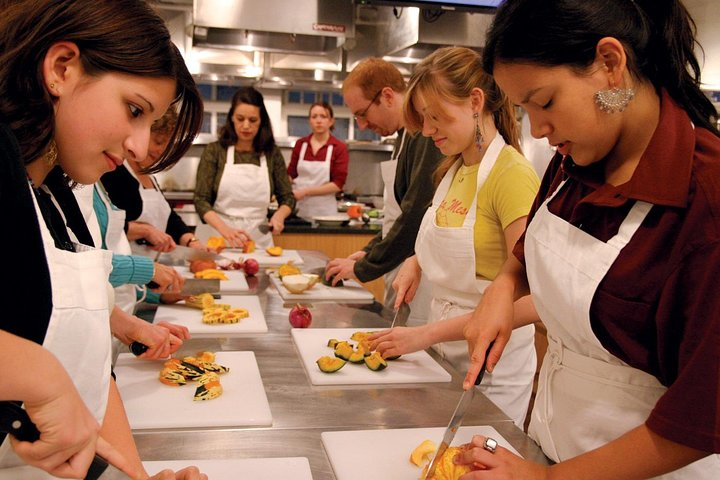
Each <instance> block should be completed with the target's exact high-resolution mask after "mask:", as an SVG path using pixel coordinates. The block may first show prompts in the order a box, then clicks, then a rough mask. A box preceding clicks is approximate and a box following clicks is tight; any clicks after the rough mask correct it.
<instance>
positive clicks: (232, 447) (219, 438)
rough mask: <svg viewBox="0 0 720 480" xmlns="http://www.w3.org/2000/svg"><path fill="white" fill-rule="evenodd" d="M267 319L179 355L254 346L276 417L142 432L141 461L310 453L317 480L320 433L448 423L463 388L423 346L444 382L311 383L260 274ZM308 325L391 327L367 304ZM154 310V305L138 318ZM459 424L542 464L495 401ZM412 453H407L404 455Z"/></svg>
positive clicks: (478, 398)
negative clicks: (263, 329)
mask: <svg viewBox="0 0 720 480" xmlns="http://www.w3.org/2000/svg"><path fill="white" fill-rule="evenodd" d="M300 253H301V255H302V257H303V259H304V260H305V265H303V268H304V269H311V268H315V267H320V266H323V265H324V264H325V261H326V257H325V255H324V254H322V253H320V252H311V251H301V252H300ZM251 283H252V284H253V285H252V286H253V289H252V290H251V293H252V294H257V295H258V297H259V298H260V303H261V305H262V307H263V311H264V314H265V318H266V321H267V324H268V333H265V334H257V335H252V336H248V337H240V338H232V339H197V340H192V339H191V340H189V341H187V342H185V344H184V345H183V347H182V349H181V351H180V352H181V354H183V353H187V354H192V353H195V352H197V351H198V350H213V351H220V350H252V351H253V352H255V357H256V359H257V362H258V367H259V370H260V375H261V377H262V381H263V384H264V385H265V392H266V394H267V398H268V402H269V404H270V410H271V412H272V417H273V426H272V427H264V428H237V429H235V428H233V429H211V428H208V429H201V430H193V429H163V430H153V431H150V430H143V431H138V432H135V434H134V436H135V439H136V442H137V445H138V449H139V451H140V455H141V458H142V459H143V460H181V459H191V458H193V459H222V458H252V457H295V456H297V457H307V458H308V459H309V461H310V467H311V470H312V474H313V478H314V479H315V480H331V479H335V476H334V474H333V471H332V468H331V467H330V463H329V461H328V458H327V455H326V454H325V451H324V449H323V446H322V442H321V437H320V435H321V433H322V432H324V431H332V430H366V429H372V428H378V429H383V428H413V427H445V426H447V423H448V422H449V420H450V416H451V415H452V413H453V410H454V408H455V405H456V403H457V401H458V399H459V398H460V394H461V392H462V387H461V385H462V378H463V374H464V372H462V373H461V372H458V371H456V370H454V369H453V368H452V367H450V366H449V365H448V364H447V363H446V362H444V361H442V360H441V359H439V358H438V356H437V355H436V354H435V352H434V351H433V350H428V352H429V353H430V355H432V356H433V358H435V359H436V360H438V362H439V363H440V364H441V365H442V366H443V367H444V368H445V369H446V370H447V371H448V372H449V373H450V374H451V376H452V381H451V382H449V383H433V384H410V385H391V386H357V387H353V386H338V387H335V386H323V387H317V386H313V385H312V384H311V383H310V381H309V379H308V376H307V374H306V372H305V370H304V367H303V366H302V364H301V362H300V358H299V357H298V354H297V351H296V349H295V346H294V344H293V341H292V338H291V336H290V329H291V326H290V324H289V322H288V312H289V308H290V307H291V305H283V301H282V299H281V297H280V295H279V294H278V292H277V291H275V290H274V288H273V287H272V286H269V282H268V281H267V276H266V275H264V274H260V275H259V276H258V279H257V282H251ZM310 308H311V311H312V314H313V322H312V327H311V328H348V327H353V328H355V327H357V328H359V329H362V328H377V327H382V326H388V325H389V324H390V320H391V312H390V311H388V310H386V309H384V308H383V307H382V305H380V304H379V303H377V302H375V303H374V304H371V305H347V304H326V303H324V304H316V305H312V306H310ZM149 315H152V309H149V310H146V311H144V312H142V316H146V317H147V316H149ZM463 424H464V425H466V426H467V425H491V426H492V427H494V428H495V429H496V430H497V431H498V432H499V433H500V434H501V435H502V436H503V437H505V438H506V439H507V440H508V441H509V442H510V443H511V444H512V445H513V447H515V448H516V449H517V450H518V452H520V454H522V455H523V456H524V457H525V458H527V459H530V460H533V461H537V462H542V463H547V459H546V458H545V456H544V455H543V453H542V451H541V450H540V449H539V448H538V447H537V445H536V444H535V443H534V442H532V441H531V440H530V439H529V438H528V437H527V436H526V435H525V434H524V433H523V432H522V431H521V430H520V429H518V428H517V427H516V426H515V425H514V424H513V423H512V421H511V420H510V419H509V418H508V417H507V416H506V415H505V414H503V413H502V412H501V411H500V410H499V409H498V408H497V407H496V406H495V405H494V404H493V403H492V402H490V401H489V400H488V399H487V398H485V397H484V396H483V395H481V394H477V395H475V398H474V400H473V404H472V405H471V407H470V409H469V410H468V413H467V415H466V417H465V420H464V422H463ZM409 453H410V452H408V454H409Z"/></svg>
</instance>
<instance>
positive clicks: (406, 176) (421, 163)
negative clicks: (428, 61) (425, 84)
mask: <svg viewBox="0 0 720 480" xmlns="http://www.w3.org/2000/svg"><path fill="white" fill-rule="evenodd" d="M405 89H406V85H405V80H404V79H403V76H402V74H401V73H400V71H399V70H398V69H397V68H396V67H395V66H393V65H392V64H390V63H388V62H386V61H384V60H381V59H379V58H369V59H366V60H364V61H363V62H361V63H360V64H358V65H357V66H356V67H355V68H354V69H353V71H352V72H350V74H349V75H348V76H347V78H346V79H345V81H344V82H343V88H342V92H343V99H344V100H345V104H347V106H348V108H350V110H351V111H352V112H353V116H354V117H355V120H356V121H357V124H358V127H359V128H360V129H363V130H364V129H370V130H372V131H373V132H375V133H377V134H378V135H380V136H382V137H387V136H390V135H394V134H395V133H397V138H396V141H395V147H394V149H393V153H392V157H391V159H390V160H388V161H384V162H381V171H382V173H383V181H384V182H385V191H384V204H385V205H384V208H383V209H384V215H385V216H384V219H383V229H382V232H380V233H378V235H376V236H375V237H374V238H373V239H372V240H371V241H370V242H369V243H368V244H367V245H366V246H365V248H363V250H360V251H358V252H355V253H353V254H352V255H350V256H349V257H347V258H335V259H333V260H331V261H330V262H329V263H328V267H327V270H326V276H327V277H328V278H332V279H333V283H336V282H337V281H339V280H340V279H348V278H350V279H354V280H359V281H361V282H369V281H371V280H374V279H376V278H378V277H380V276H381V275H385V306H386V307H388V308H391V309H392V308H393V305H394V303H395V292H394V291H393V289H392V281H393V279H394V278H395V275H396V274H397V270H398V267H399V266H400V264H401V263H402V262H403V261H404V260H405V259H406V258H407V257H409V256H411V255H412V254H413V253H414V250H415V237H416V236H417V233H418V230H419V228H420V222H421V221H422V218H423V215H424V214H425V210H426V209H427V208H428V206H430V203H431V201H432V197H433V193H434V192H435V185H434V184H433V180H432V176H433V171H434V170H435V168H436V167H437V166H438V164H439V163H440V160H441V159H442V158H443V155H442V153H440V151H439V150H438V149H437V148H435V145H434V144H433V141H432V139H430V138H426V137H423V136H422V135H420V134H417V135H410V134H406V133H405V128H404V126H405V122H404V119H403V101H404V98H405ZM426 290H427V289H426V288H425V289H424V288H423V285H422V284H421V285H420V289H419V290H418V292H417V294H416V297H415V300H414V301H413V302H412V305H411V308H412V315H411V322H410V324H413V323H424V321H425V314H426V312H427V310H428V307H429V300H430V296H429V292H426Z"/></svg>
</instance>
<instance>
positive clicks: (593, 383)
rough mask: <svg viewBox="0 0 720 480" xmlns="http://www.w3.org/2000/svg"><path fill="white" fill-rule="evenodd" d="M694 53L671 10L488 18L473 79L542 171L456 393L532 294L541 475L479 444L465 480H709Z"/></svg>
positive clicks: (645, 2)
mask: <svg viewBox="0 0 720 480" xmlns="http://www.w3.org/2000/svg"><path fill="white" fill-rule="evenodd" d="M696 49H697V45H696V44H695V36H694V24H693V21H692V19H691V18H690V15H689V14H688V12H687V10H686V9H685V7H684V6H683V5H682V3H680V2H679V1H677V0H583V1H582V2H578V1H574V0H545V1H543V2H537V1H534V0H507V1H506V2H505V3H504V4H503V5H502V6H501V7H500V9H499V10H498V11H497V14H496V16H495V19H494V20H493V24H492V25H491V27H490V29H489V31H488V38H487V40H486V42H485V49H484V51H483V55H484V60H483V65H484V67H485V70H486V71H487V72H489V73H492V74H493V76H494V77H495V79H496V81H497V83H498V85H500V87H501V88H502V89H503V91H505V93H506V94H507V95H508V97H509V98H510V99H511V100H512V101H513V102H515V103H516V104H518V105H521V106H522V107H523V108H524V109H525V110H526V111H527V113H528V115H529V118H530V123H531V126H532V132H533V135H535V136H536V137H538V138H541V137H545V138H547V139H548V140H549V141H550V143H551V144H553V145H556V146H557V154H556V155H555V157H554V158H553V159H552V161H551V162H550V165H549V167H548V170H547V172H546V174H545V176H544V178H543V182H542V184H541V186H540V193H539V195H538V198H537V200H536V201H535V204H534V205H533V209H532V211H531V212H530V216H529V221H528V226H527V229H526V231H525V233H524V235H523V237H522V239H521V241H520V242H518V245H517V246H516V247H515V254H516V255H515V256H511V257H510V258H509V259H508V261H507V262H506V264H505V265H504V266H503V270H502V273H501V274H500V275H498V277H497V278H496V279H495V281H494V282H493V284H492V285H491V286H490V287H489V288H488V289H487V291H486V294H485V296H484V297H483V300H482V302H481V303H480V306H479V307H478V309H477V311H476V312H475V314H474V316H473V319H472V321H471V322H469V323H468V328H466V337H467V338H468V341H469V343H470V351H471V352H472V354H473V365H472V368H471V369H470V371H469V372H468V375H467V377H466V385H469V384H472V381H473V380H475V377H476V375H477V373H478V372H479V370H480V359H481V358H484V357H485V353H486V346H487V345H488V344H489V342H491V341H494V342H495V343H494V346H493V347H492V348H491V351H490V354H489V360H488V363H489V364H490V366H491V368H492V366H493V365H494V364H495V363H497V365H498V368H499V367H500V366H501V365H502V364H503V362H504V361H505V356H504V355H503V356H502V357H500V354H501V353H502V350H503V346H504V345H505V341H506V339H507V338H508V335H509V334H510V332H513V336H514V332H516V331H517V330H512V329H513V328H516V327H517V326H519V325H522V322H519V321H518V319H517V318H512V300H513V298H517V297H518V296H520V295H524V294H526V293H527V292H530V293H531V295H532V299H533V303H534V305H535V308H536V310H537V313H538V314H539V316H540V319H541V320H542V322H543V324H544V325H545V327H546V328H547V333H548V343H549V344H548V349H547V354H546V356H545V359H544V362H543V365H542V368H541V370H540V374H539V378H538V391H537V396H536V398H535V404H534V407H533V412H532V415H531V420H530V426H529V429H528V433H529V435H530V436H531V437H532V438H533V439H534V440H535V441H536V442H538V444H539V445H540V446H541V447H542V449H543V451H544V452H545V454H546V455H547V456H548V457H549V458H550V459H551V460H553V461H554V462H555V463H554V464H553V465H551V466H549V467H547V466H542V465H538V464H535V463H531V462H529V461H526V460H524V459H522V458H520V457H518V456H516V455H514V454H512V453H511V452H509V451H508V450H506V449H503V448H502V447H495V445H494V442H492V441H490V440H488V439H486V438H485V437H482V436H477V437H475V438H474V439H473V441H472V445H471V447H472V448H469V449H467V450H466V451H464V452H463V453H462V454H461V455H458V457H457V458H456V459H455V460H456V462H457V463H462V464H466V465H472V466H473V468H481V470H480V473H478V474H477V476H475V477H474V476H473V474H471V475H468V476H466V477H464V478H468V479H470V478H504V479H523V480H528V479H529V480H532V479H538V480H539V479H548V478H568V479H576V478H577V479H580V478H582V479H587V480H593V479H608V480H609V479H613V480H615V479H624V478H626V479H629V478H633V479H647V478H653V479H663V480H710V479H718V478H720V456H719V455H718V453H720V423H719V422H718V418H720V376H719V375H718V372H720V341H719V339H720V296H718V294H717V282H718V278H720V214H719V213H718V212H720V182H718V179H720V132H718V130H717V128H716V122H717V119H718V112H717V111H716V110H715V108H714V107H713V105H712V103H711V102H710V100H709V99H708V97H707V96H705V94H704V93H703V92H702V91H701V90H700V85H701V84H702V83H701V81H700V64H699V63H698V60H697V58H696V56H695V52H696V51H697V50H696ZM498 360H499V363H498Z"/></svg>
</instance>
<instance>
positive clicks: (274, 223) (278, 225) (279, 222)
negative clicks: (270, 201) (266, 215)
mask: <svg viewBox="0 0 720 480" xmlns="http://www.w3.org/2000/svg"><path fill="white" fill-rule="evenodd" d="M269 223H270V230H272V234H273V235H279V234H280V233H282V231H283V230H285V219H284V218H281V217H280V216H279V215H278V214H277V212H276V213H275V214H274V215H273V216H272V217H270V222H269Z"/></svg>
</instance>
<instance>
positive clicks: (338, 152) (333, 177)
mask: <svg viewBox="0 0 720 480" xmlns="http://www.w3.org/2000/svg"><path fill="white" fill-rule="evenodd" d="M311 136H312V134H310V135H308V136H307V137H303V138H301V139H299V140H298V141H297V142H295V146H294V147H293V151H292V154H291V156H290V164H289V165H288V175H290V177H292V178H297V176H298V173H297V165H298V161H299V159H300V148H301V147H302V144H303V143H307V144H308V146H307V149H306V150H305V158H304V159H303V160H308V161H321V162H324V161H325V157H326V156H327V149H328V145H332V146H333V152H332V156H331V157H330V162H331V163H330V181H331V182H333V183H334V184H335V185H337V186H338V188H339V189H340V190H342V189H343V187H344V186H345V180H346V179H347V174H348V163H350V156H349V154H348V148H347V145H345V143H344V142H342V141H340V140H338V139H337V138H335V137H333V136H332V135H330V138H329V139H328V141H327V143H326V144H325V145H323V146H322V147H320V149H319V150H318V151H317V152H316V154H315V155H313V152H312V147H311V146H310V137H311Z"/></svg>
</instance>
